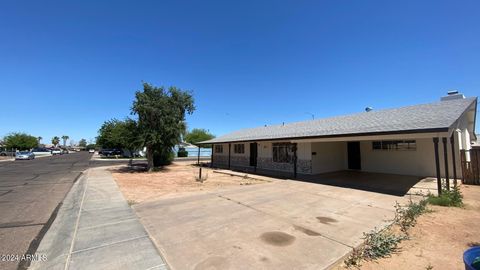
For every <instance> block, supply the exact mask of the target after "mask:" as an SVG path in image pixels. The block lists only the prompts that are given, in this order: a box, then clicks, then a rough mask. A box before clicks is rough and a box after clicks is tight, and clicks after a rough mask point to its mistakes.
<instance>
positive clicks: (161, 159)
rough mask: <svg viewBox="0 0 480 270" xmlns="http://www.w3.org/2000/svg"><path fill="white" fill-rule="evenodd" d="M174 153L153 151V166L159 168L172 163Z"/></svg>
mask: <svg viewBox="0 0 480 270" xmlns="http://www.w3.org/2000/svg"><path fill="white" fill-rule="evenodd" d="M173 158H174V153H173V152H172V151H155V152H154V153H153V164H154V166H155V167H161V166H165V165H169V164H171V163H172V161H173Z"/></svg>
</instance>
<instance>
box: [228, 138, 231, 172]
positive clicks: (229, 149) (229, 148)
mask: <svg viewBox="0 0 480 270" xmlns="http://www.w3.org/2000/svg"><path fill="white" fill-rule="evenodd" d="M231 150H232V144H231V143H229V144H228V169H230V160H231V157H232V155H231Z"/></svg>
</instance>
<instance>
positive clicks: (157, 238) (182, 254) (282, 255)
mask: <svg viewBox="0 0 480 270" xmlns="http://www.w3.org/2000/svg"><path fill="white" fill-rule="evenodd" d="M406 200H407V197H403V196H394V195H388V194H383V193H376V192H370V191H365V190H359V189H349V188H344V187H336V186H331V185H323V184H316V183H307V182H300V181H292V180H278V181H274V182H272V183H268V184H262V185H255V186H248V187H240V188H235V189H230V190H226V191H222V192H215V193H205V194H198V195H191V196H185V197H178V198H171V199H161V200H158V201H153V202H146V203H142V204H138V205H136V206H135V210H136V212H137V215H138V216H139V217H140V219H141V222H142V223H143V224H144V225H145V227H146V229H147V231H148V232H149V233H150V235H151V236H152V238H153V239H154V242H155V243H156V245H157V247H158V248H159V249H160V251H161V252H162V253H163V255H164V256H165V258H166V260H167V263H168V264H169V265H170V266H171V267H172V268H173V269H324V268H328V267H330V266H332V265H333V264H335V263H336V262H338V261H339V260H341V259H342V257H344V256H345V255H346V254H347V253H349V252H350V251H351V250H352V247H355V246H357V245H358V244H360V243H361V242H362V236H363V232H367V231H370V230H372V229H374V228H375V227H382V226H383V225H385V224H386V223H388V220H391V219H392V218H393V217H394V207H393V206H394V205H395V202H396V201H399V202H406Z"/></svg>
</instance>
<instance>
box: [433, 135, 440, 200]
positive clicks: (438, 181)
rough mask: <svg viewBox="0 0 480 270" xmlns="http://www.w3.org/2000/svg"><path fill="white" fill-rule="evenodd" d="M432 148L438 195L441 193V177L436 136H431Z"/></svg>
mask: <svg viewBox="0 0 480 270" xmlns="http://www.w3.org/2000/svg"><path fill="white" fill-rule="evenodd" d="M433 148H434V150H435V170H436V173H437V190H438V195H440V194H442V178H440V159H439V157H438V137H437V138H433Z"/></svg>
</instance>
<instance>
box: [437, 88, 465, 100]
mask: <svg viewBox="0 0 480 270" xmlns="http://www.w3.org/2000/svg"><path fill="white" fill-rule="evenodd" d="M464 98H465V96H464V95H463V94H462V93H459V92H458V91H457V90H450V91H448V92H447V95H446V96H444V97H441V98H440V100H441V101H446V100H454V99H464Z"/></svg>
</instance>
